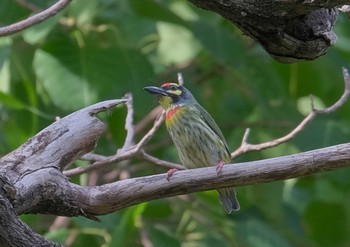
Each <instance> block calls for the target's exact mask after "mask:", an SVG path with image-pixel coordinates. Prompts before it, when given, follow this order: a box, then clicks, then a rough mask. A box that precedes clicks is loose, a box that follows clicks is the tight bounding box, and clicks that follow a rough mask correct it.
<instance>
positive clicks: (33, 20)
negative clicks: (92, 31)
mask: <svg viewBox="0 0 350 247" xmlns="http://www.w3.org/2000/svg"><path fill="white" fill-rule="evenodd" d="M71 1H72V0H59V1H58V2H57V3H55V4H54V5H52V6H51V7H50V8H48V9H46V10H44V11H42V12H40V13H38V14H35V15H33V16H30V17H28V18H27V19H25V20H22V21H19V22H17V23H14V24H11V25H9V26H6V27H2V28H0V37H3V36H8V35H12V34H14V33H18V32H20V31H22V30H24V29H26V28H28V27H31V26H34V25H36V24H39V23H41V22H43V21H45V20H47V19H49V18H50V17H52V16H54V15H56V14H57V13H58V12H60V11H61V10H62V9H64V8H65V7H66V6H68V4H69V3H70V2H71Z"/></svg>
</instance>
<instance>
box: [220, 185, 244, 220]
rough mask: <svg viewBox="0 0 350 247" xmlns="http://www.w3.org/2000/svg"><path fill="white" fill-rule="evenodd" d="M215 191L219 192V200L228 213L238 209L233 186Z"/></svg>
mask: <svg viewBox="0 0 350 247" xmlns="http://www.w3.org/2000/svg"><path fill="white" fill-rule="evenodd" d="M217 192H218V193H219V201H220V203H221V204H222V205H223V206H224V208H225V210H226V212H227V213H228V214H230V213H231V212H232V211H238V210H239V208H240V206H239V202H238V200H237V197H236V191H235V190H234V189H233V188H227V189H220V190H217Z"/></svg>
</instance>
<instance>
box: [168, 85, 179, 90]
mask: <svg viewBox="0 0 350 247" xmlns="http://www.w3.org/2000/svg"><path fill="white" fill-rule="evenodd" d="M169 89H170V90H176V89H177V87H176V86H175V85H172V86H170V88H169Z"/></svg>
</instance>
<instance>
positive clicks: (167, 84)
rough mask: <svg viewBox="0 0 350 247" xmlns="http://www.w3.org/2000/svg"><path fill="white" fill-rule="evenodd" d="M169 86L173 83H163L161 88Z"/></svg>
mask: <svg viewBox="0 0 350 247" xmlns="http://www.w3.org/2000/svg"><path fill="white" fill-rule="evenodd" d="M171 84H174V83H171V82H165V83H163V85H162V87H170V86H171Z"/></svg>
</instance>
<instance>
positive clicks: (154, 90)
mask: <svg viewBox="0 0 350 247" xmlns="http://www.w3.org/2000/svg"><path fill="white" fill-rule="evenodd" d="M143 89H144V90H146V91H147V92H149V93H150V94H156V95H163V96H169V94H168V92H167V91H165V90H163V89H161V88H159V87H144V88H143Z"/></svg>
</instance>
